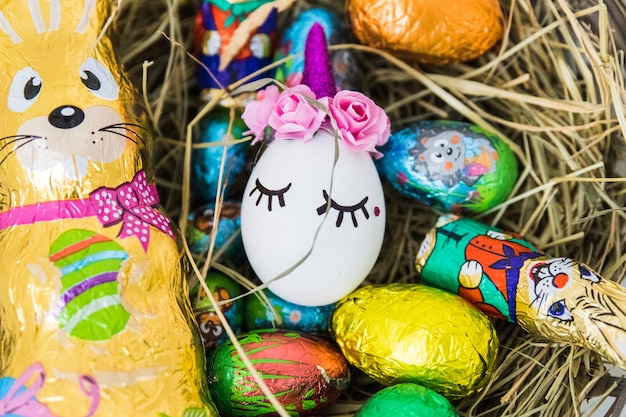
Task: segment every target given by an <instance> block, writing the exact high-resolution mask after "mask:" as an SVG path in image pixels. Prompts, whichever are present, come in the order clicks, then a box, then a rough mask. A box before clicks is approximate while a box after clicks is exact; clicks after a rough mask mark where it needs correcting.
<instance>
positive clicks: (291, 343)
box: [208, 330, 350, 417]
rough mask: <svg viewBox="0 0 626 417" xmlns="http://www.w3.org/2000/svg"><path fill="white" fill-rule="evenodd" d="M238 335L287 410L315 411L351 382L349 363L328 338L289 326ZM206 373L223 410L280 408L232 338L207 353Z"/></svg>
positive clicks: (251, 412)
mask: <svg viewBox="0 0 626 417" xmlns="http://www.w3.org/2000/svg"><path fill="white" fill-rule="evenodd" d="M237 340H238V342H239V343H240V345H241V348H242V349H243V351H244V352H245V353H246V355H247V356H248V358H249V359H250V362H251V363H252V365H253V366H254V367H255V369H256V370H257V372H258V373H259V374H260V376H261V378H263V381H264V382H265V384H266V385H267V387H268V388H269V389H270V391H271V392H272V393H273V394H274V396H275V397H276V399H277V400H278V401H279V402H280V404H281V405H282V406H283V408H284V409H285V410H286V411H287V412H288V413H289V415H293V416H304V415H317V414H316V413H318V412H319V411H320V410H322V409H323V408H324V407H326V406H328V405H330V404H331V403H333V402H334V401H335V400H336V399H337V398H338V397H339V394H340V393H341V391H342V390H343V389H345V388H346V387H347V385H348V382H349V376H350V374H349V367H348V363H347V362H346V360H345V359H344V357H343V356H342V355H341V353H340V352H339V351H338V350H337V348H336V347H335V346H334V345H332V344H331V343H330V342H328V341H326V340H323V339H320V338H317V337H314V336H308V335H305V334H304V333H298V332H294V331H285V330H257V331H252V332H249V333H244V334H242V335H240V336H238V337H237ZM208 376H209V389H210V391H211V395H212V397H213V399H214V401H215V402H216V405H217V408H218V410H219V412H220V415H221V416H224V417H229V416H260V415H275V414H276V410H275V408H274V406H273V405H272V404H271V403H270V402H269V400H268V399H267V397H266V396H265V395H264V394H263V393H262V391H261V390H260V388H259V386H258V383H257V382H256V381H255V380H254V378H253V376H252V374H251V373H250V371H249V369H248V368H246V366H245V364H244V362H243V361H242V359H241V357H240V356H239V354H238V353H237V351H236V350H235V347H234V345H233V343H232V342H231V341H228V342H226V343H224V344H222V345H220V346H219V347H218V349H217V350H216V351H215V352H214V353H213V355H212V356H211V357H210V358H209V364H208Z"/></svg>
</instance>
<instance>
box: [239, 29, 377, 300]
mask: <svg viewBox="0 0 626 417" xmlns="http://www.w3.org/2000/svg"><path fill="white" fill-rule="evenodd" d="M326 48H327V46H326V41H325V37H324V32H323V29H322V27H321V26H320V25H318V24H316V25H314V26H313V27H312V29H311V32H310V34H309V38H308V40H307V50H306V53H307V54H306V55H305V70H304V79H305V80H306V81H309V80H311V81H313V83H312V84H313V88H315V89H316V91H313V90H312V89H311V88H309V87H308V86H307V84H303V85H298V86H296V87H293V88H288V89H286V90H284V91H283V92H281V93H280V94H279V92H278V89H277V88H276V87H274V86H270V87H268V88H267V89H266V90H265V91H264V94H263V98H262V100H260V101H253V102H251V103H250V104H249V105H248V107H247V108H246V110H245V111H244V113H243V115H242V117H243V119H244V121H246V123H247V124H248V127H250V129H251V132H252V133H254V134H255V135H256V137H257V140H259V139H262V138H264V137H265V136H266V134H267V135H268V137H272V138H273V140H272V141H271V142H270V143H269V145H268V146H267V148H266V149H265V151H264V152H263V154H262V155H261V157H260V158H259V160H258V162H257V164H256V166H255V167H254V169H253V171H252V173H251V175H250V179H249V181H248V184H247V185H246V188H245V190H244V195H243V200H242V206H241V233H242V239H243V244H244V249H245V252H246V255H247V257H248V260H249V261H250V264H251V265H252V268H253V269H254V271H255V273H256V274H257V275H258V277H259V278H260V279H261V281H263V282H264V283H268V284H269V289H270V290H271V291H272V292H274V293H275V294H276V295H278V296H279V297H281V298H283V299H285V300H287V301H289V302H292V303H295V304H301V305H306V306H320V305H327V304H331V303H333V302H335V301H337V300H338V299H340V298H341V297H343V296H344V295H346V294H348V293H349V292H350V291H352V290H353V289H354V288H356V287H357V286H358V285H359V284H360V283H361V282H362V281H363V279H364V278H365V277H366V276H367V274H368V273H369V271H370V270H371V268H372V267H373V265H374V263H375V262H376V259H377V257H378V254H379V252H380V248H381V246H382V240H383V236H384V232H385V200H384V195H383V189H382V185H381V183H380V179H379V177H378V173H377V171H376V167H375V165H374V162H373V160H372V156H371V154H370V153H372V154H374V155H376V156H379V154H378V153H377V151H376V149H375V146H378V145H382V144H383V143H385V141H386V140H387V138H388V136H389V118H388V117H387V115H386V114H385V113H384V111H383V110H382V109H381V108H380V107H378V106H376V104H375V103H374V102H373V101H372V100H370V99H369V98H367V97H365V96H364V95H363V94H361V93H358V92H353V91H340V92H337V93H336V94H335V86H334V82H333V80H332V77H331V76H330V70H329V68H330V62H329V59H328V55H327V50H326ZM312 54H313V56H311V55H312ZM315 54H317V55H315ZM316 58H317V61H316V62H317V63H320V62H321V63H325V65H324V66H322V69H321V70H320V69H319V68H312V67H311V66H309V64H308V63H310V62H314V61H312V60H313V59H316ZM311 65H312V64H311ZM323 67H325V68H323ZM316 70H317V71H318V72H315V71H316ZM314 103H316V104H314ZM323 108H325V109H326V110H322V109H323ZM329 114H331V115H332V116H333V117H332V118H330V117H329Z"/></svg>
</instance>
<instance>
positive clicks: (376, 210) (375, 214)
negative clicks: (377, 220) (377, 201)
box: [374, 206, 380, 217]
mask: <svg viewBox="0 0 626 417" xmlns="http://www.w3.org/2000/svg"><path fill="white" fill-rule="evenodd" d="M374 216H376V217H378V216H380V208H379V207H378V206H376V207H374Z"/></svg>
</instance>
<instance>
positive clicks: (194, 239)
mask: <svg viewBox="0 0 626 417" xmlns="http://www.w3.org/2000/svg"><path fill="white" fill-rule="evenodd" d="M240 213H241V204H240V203H238V202H236V201H225V202H223V203H222V205H221V207H220V210H219V216H220V217H219V219H218V221H217V228H216V227H215V226H216V224H215V223H216V222H215V214H216V209H215V204H214V203H209V204H205V205H203V206H200V207H198V208H197V209H195V210H194V211H193V212H192V213H191V214H189V223H188V224H187V229H186V231H185V236H186V238H187V244H188V246H189V250H190V251H191V253H192V254H194V255H202V254H205V253H207V251H208V250H209V246H210V244H211V239H212V233H213V232H214V231H216V233H217V235H216V236H215V246H214V248H213V256H214V258H215V257H217V259H219V260H220V261H224V260H228V261H231V263H235V262H239V261H241V260H242V259H243V257H244V255H243V242H242V241H241V233H240V230H239V229H240V227H241V221H240V218H239V214H240Z"/></svg>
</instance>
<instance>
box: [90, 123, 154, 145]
mask: <svg viewBox="0 0 626 417" xmlns="http://www.w3.org/2000/svg"><path fill="white" fill-rule="evenodd" d="M131 127H135V128H138V129H140V130H144V131H147V130H148V129H146V128H145V127H143V126H141V125H138V124H135V123H115V124H112V125H109V126H104V127H102V128H100V129H99V131H100V132H108V133H115V134H118V135H119V133H118V132H116V131H115V130H113V129H124V130H126V131H128V132H130V133H132V134H133V135H135V136H136V137H137V138H138V139H139V140H141V141H142V142H143V136H142V135H141V134H140V133H139V132H136V131H134V130H133V129H130V128H131ZM126 137H128V136H126ZM129 140H131V139H130V138H129ZM135 143H137V142H135Z"/></svg>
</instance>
